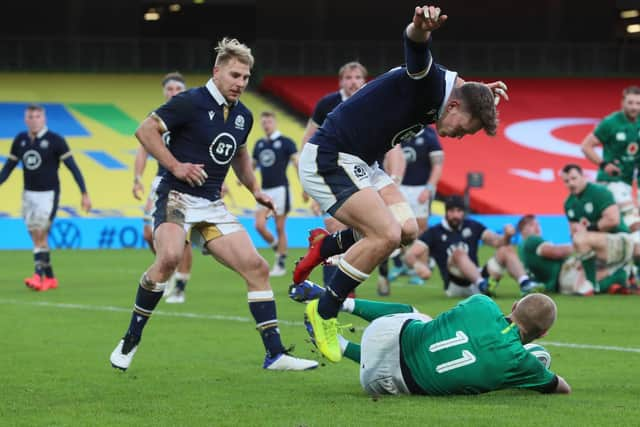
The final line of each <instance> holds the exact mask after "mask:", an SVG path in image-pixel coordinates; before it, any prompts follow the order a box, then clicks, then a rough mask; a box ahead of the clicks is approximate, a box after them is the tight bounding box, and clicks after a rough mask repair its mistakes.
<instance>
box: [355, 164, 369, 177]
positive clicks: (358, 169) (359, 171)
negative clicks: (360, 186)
mask: <svg viewBox="0 0 640 427" xmlns="http://www.w3.org/2000/svg"><path fill="white" fill-rule="evenodd" d="M353 176H355V177H356V178H358V179H362V178H366V177H367V171H366V170H365V168H363V167H362V166H360V165H354V166H353Z"/></svg>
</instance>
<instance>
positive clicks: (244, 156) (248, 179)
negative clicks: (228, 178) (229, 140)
mask: <svg viewBox="0 0 640 427" xmlns="http://www.w3.org/2000/svg"><path fill="white" fill-rule="evenodd" d="M252 162H253V159H252V158H251V155H250V154H249V151H248V150H247V148H246V147H245V146H241V147H240V148H238V151H237V152H236V155H235V157H234V158H233V160H232V161H231V167H233V171H234V172H235V174H236V177H237V178H238V180H239V181H240V182H241V183H242V185H244V186H245V187H246V188H247V189H248V190H249V191H250V192H251V194H253V197H254V198H255V199H256V202H258V203H260V204H261V205H262V206H265V207H267V208H269V209H271V210H272V211H273V212H274V213H275V210H276V208H275V205H274V204H273V200H271V197H269V196H268V195H266V194H265V193H263V192H262V189H261V188H260V185H259V184H258V180H257V179H256V175H255V173H254V172H253V165H252Z"/></svg>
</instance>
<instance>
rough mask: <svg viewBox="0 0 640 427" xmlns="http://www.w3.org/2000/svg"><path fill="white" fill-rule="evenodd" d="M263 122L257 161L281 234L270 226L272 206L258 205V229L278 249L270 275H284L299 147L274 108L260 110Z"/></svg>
mask: <svg viewBox="0 0 640 427" xmlns="http://www.w3.org/2000/svg"><path fill="white" fill-rule="evenodd" d="M260 124H261V125H262V129H263V130H264V133H265V137H264V138H260V139H259V140H258V141H257V142H256V145H255V146H254V148H253V165H254V166H255V167H257V168H259V169H260V173H261V175H262V190H263V191H264V193H265V194H267V195H269V197H271V199H272V200H273V201H274V204H275V206H276V212H275V220H276V232H277V234H278V238H277V239H276V238H275V237H274V236H273V234H271V232H270V231H269V230H268V229H267V226H266V222H267V216H268V215H269V209H267V208H266V207H264V206H261V205H258V210H257V211H256V230H258V233H260V235H261V236H262V238H263V239H264V240H266V242H267V243H268V244H269V245H270V246H271V247H272V248H273V249H274V250H275V251H276V254H277V258H276V261H275V262H274V264H273V269H272V270H271V272H270V273H269V275H270V276H284V275H285V274H286V272H287V269H286V267H285V261H286V260H287V233H286V231H285V221H286V220H287V214H288V213H289V211H290V210H291V193H290V191H289V180H288V179H287V166H288V165H289V162H292V163H293V165H294V166H295V167H296V169H297V167H298V156H297V152H298V148H297V147H296V144H295V142H293V140H292V139H291V138H288V137H286V136H284V135H282V134H281V133H280V131H279V130H278V127H277V124H276V115H275V113H273V112H272V111H264V112H262V114H260Z"/></svg>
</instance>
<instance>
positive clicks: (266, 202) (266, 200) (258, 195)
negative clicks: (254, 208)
mask: <svg viewBox="0 0 640 427" xmlns="http://www.w3.org/2000/svg"><path fill="white" fill-rule="evenodd" d="M253 197H255V199H256V202H258V203H260V204H261V205H262V206H264V207H266V208H268V209H269V210H270V211H271V212H272V213H274V214H275V212H276V204H275V203H273V200H272V199H271V197H270V196H269V195H268V194H266V193H263V192H262V191H260V190H258V191H256V192H255V193H253Z"/></svg>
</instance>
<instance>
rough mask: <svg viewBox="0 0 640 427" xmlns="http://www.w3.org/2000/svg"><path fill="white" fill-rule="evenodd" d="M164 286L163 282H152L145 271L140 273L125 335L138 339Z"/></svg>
mask: <svg viewBox="0 0 640 427" xmlns="http://www.w3.org/2000/svg"><path fill="white" fill-rule="evenodd" d="M164 286H165V285H164V283H155V282H152V281H151V280H150V279H149V278H148V276H147V273H146V272H145V273H144V274H143V275H142V277H141V278H140V284H139V285H138V293H137V294H136V303H135V305H134V306H133V313H132V315H131V322H130V323H129V329H128V331H127V335H133V336H134V337H136V338H137V339H138V340H139V339H140V337H141V336H142V330H143V329H144V327H145V325H146V324H147V321H148V320H149V317H151V314H152V313H153V310H154V309H155V308H156V306H157V305H158V302H160V299H161V298H162V292H163V291H164Z"/></svg>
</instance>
